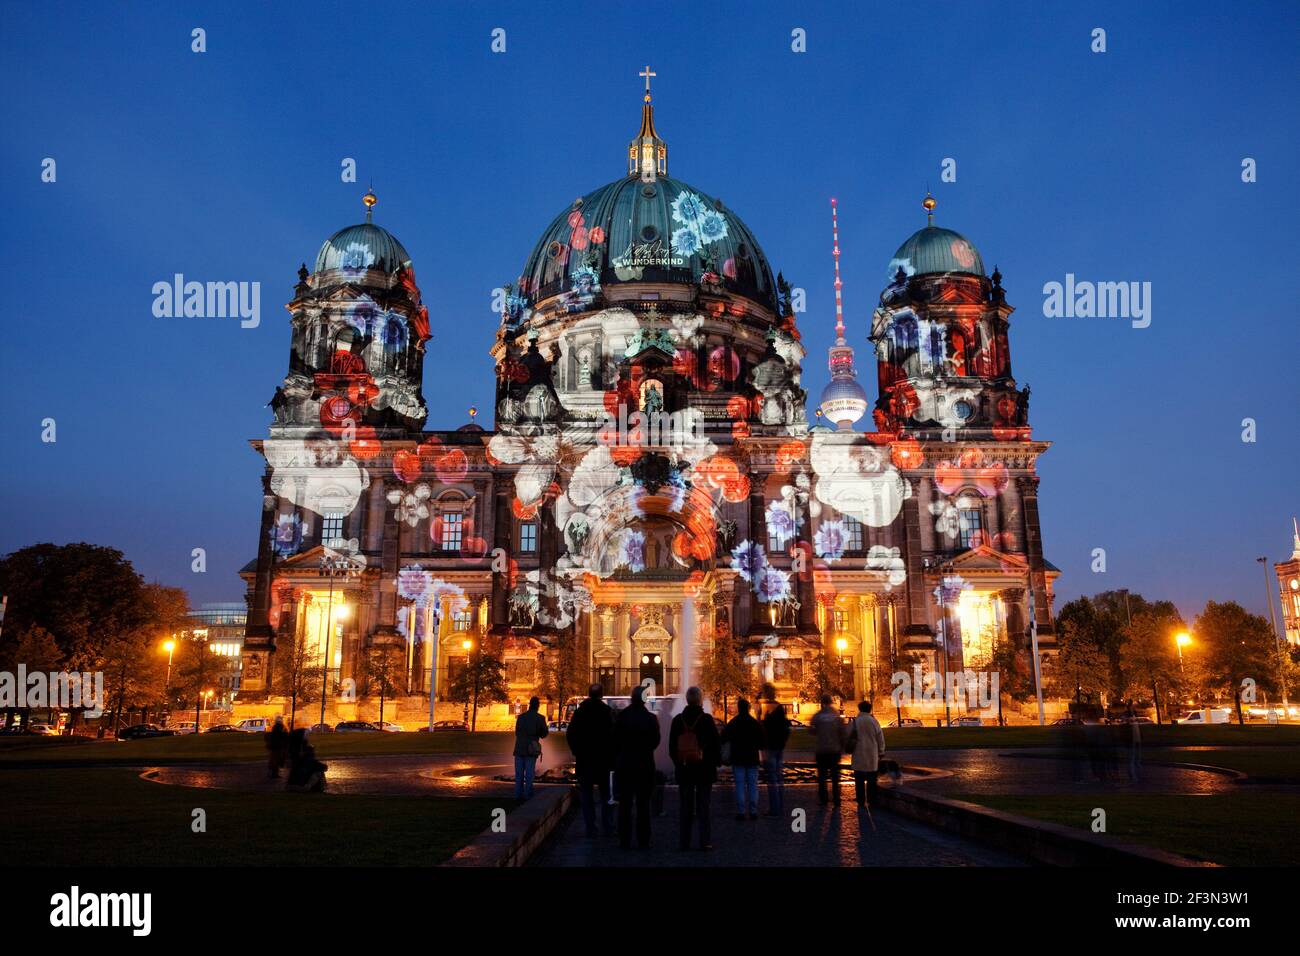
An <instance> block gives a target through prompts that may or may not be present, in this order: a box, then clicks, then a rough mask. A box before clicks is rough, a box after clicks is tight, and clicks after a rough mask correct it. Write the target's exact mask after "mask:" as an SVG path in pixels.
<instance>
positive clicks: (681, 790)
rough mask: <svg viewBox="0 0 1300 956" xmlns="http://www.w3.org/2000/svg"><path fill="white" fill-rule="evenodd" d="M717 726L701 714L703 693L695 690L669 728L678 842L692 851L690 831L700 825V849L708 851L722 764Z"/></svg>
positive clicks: (685, 848)
mask: <svg viewBox="0 0 1300 956" xmlns="http://www.w3.org/2000/svg"><path fill="white" fill-rule="evenodd" d="M721 750H722V745H721V743H720V742H719V739H718V726H717V724H715V723H714V722H713V717H712V715H710V714H706V713H705V712H704V693H703V692H702V691H701V690H700V689H699V688H698V687H692V688H690V689H689V690H687V691H686V707H685V708H684V709H683V710H682V712H681V713H680V714H678V715H677V716H676V717H674V718H673V722H672V725H671V726H670V727H669V728H668V756H669V757H670V758H671V759H672V762H673V767H674V768H676V776H677V792H678V795H679V796H680V798H681V834H680V836H681V843H680V846H681V848H682V849H683V850H689V849H690V848H691V831H692V830H694V829H695V822H696V821H697V820H698V821H699V824H700V849H701V850H711V849H713V843H712V842H711V840H710V837H711V829H712V828H711V824H710V820H709V802H710V800H711V798H712V794H713V785H714V784H715V783H717V780H718V764H719V763H721V762H722V758H721Z"/></svg>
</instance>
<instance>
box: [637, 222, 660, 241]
mask: <svg viewBox="0 0 1300 956" xmlns="http://www.w3.org/2000/svg"><path fill="white" fill-rule="evenodd" d="M641 238H642V239H644V240H645V241H646V242H654V241H655V240H656V239H658V238H659V230H658V229H656V228H655V227H654V226H646V227H645V228H644V229H642V230H641Z"/></svg>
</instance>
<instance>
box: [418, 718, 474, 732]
mask: <svg viewBox="0 0 1300 956" xmlns="http://www.w3.org/2000/svg"><path fill="white" fill-rule="evenodd" d="M433 729H434V731H435V732H438V731H443V730H452V731H457V730H463V731H468V730H469V724H467V723H465V721H463V720H436V721H434V723H433ZM420 730H421V731H422V732H423V733H428V732H429V727H428V725H427V724H426V725H425V726H423V727H421V728H420Z"/></svg>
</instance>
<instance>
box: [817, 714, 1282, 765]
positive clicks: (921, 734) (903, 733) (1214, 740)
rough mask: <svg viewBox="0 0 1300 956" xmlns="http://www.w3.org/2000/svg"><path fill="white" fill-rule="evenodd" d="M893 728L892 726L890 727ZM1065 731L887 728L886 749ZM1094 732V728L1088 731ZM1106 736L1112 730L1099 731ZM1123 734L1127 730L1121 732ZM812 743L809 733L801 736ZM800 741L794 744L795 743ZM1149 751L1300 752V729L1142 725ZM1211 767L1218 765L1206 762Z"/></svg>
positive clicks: (1025, 738)
mask: <svg viewBox="0 0 1300 956" xmlns="http://www.w3.org/2000/svg"><path fill="white" fill-rule="evenodd" d="M885 722H886V723H888V721H885ZM1067 729H1069V728H1064V727H886V728H885V745H886V746H887V747H888V748H890V749H891V750H892V749H896V750H911V749H916V750H929V749H943V748H949V749H969V748H993V747H1060V746H1062V745H1063V741H1064V734H1063V733H1062V731H1063V730H1067ZM1085 729H1092V728H1085ZM1096 729H1098V730H1102V731H1105V730H1107V729H1108V728H1105V727H1099V728H1096ZM1116 729H1117V730H1121V731H1122V729H1123V728H1116ZM799 734H800V735H803V737H804V738H805V739H806V737H807V734H808V732H807V731H800V732H799ZM798 739H799V737H798V736H795V737H793V738H792V745H793V741H794V740H798ZM805 745H806V744H805ZM1142 745H1143V746H1144V747H1190V746H1220V747H1222V746H1230V747H1231V746H1251V747H1277V746H1282V747H1286V746H1290V747H1298V748H1300V725H1297V724H1278V725H1272V726H1270V725H1268V724H1246V725H1245V726H1244V727H1238V726H1236V725H1235V724H1214V725H1210V726H1206V727H1184V726H1180V725H1169V724H1163V725H1159V726H1157V725H1154V724H1143V725H1142ZM1206 762H1207V763H1211V762H1212V761H1206Z"/></svg>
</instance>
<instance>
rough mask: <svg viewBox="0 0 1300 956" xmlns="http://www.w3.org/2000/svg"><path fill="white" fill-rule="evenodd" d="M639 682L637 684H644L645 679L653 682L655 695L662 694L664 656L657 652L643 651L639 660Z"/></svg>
mask: <svg viewBox="0 0 1300 956" xmlns="http://www.w3.org/2000/svg"><path fill="white" fill-rule="evenodd" d="M640 669H641V675H640V676H641V680H640V681H639V683H641V684H644V683H645V681H646V678H647V677H648V678H650V680H652V681H654V688H655V693H656V694H662V693H663V692H664V656H663V654H661V653H659V652H658V651H645V652H644V653H642V655H641V658H640Z"/></svg>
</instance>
